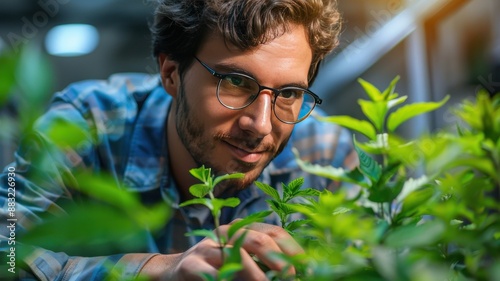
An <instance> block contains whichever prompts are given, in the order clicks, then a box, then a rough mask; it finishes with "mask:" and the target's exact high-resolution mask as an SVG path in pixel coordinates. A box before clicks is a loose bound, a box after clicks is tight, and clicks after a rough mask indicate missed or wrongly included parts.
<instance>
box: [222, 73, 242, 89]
mask: <svg viewBox="0 0 500 281" xmlns="http://www.w3.org/2000/svg"><path fill="white" fill-rule="evenodd" d="M225 80H226V81H227V82H229V83H230V84H231V85H233V86H238V87H241V86H243V77H239V76H234V75H228V76H226V79H225Z"/></svg>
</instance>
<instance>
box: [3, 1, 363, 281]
mask: <svg viewBox="0 0 500 281" xmlns="http://www.w3.org/2000/svg"><path fill="white" fill-rule="evenodd" d="M330 2H331V1H326V0H325V1H320V0H280V1H276V0H274V1H270V0H269V1H267V0H262V1H248V0H231V1H227V0H226V1H217V0H208V1H193V0H191V1H189V0H164V1H160V3H159V6H158V8H157V10H156V13H155V22H154V25H153V27H152V32H153V40H154V42H153V43H154V55H155V57H156V58H157V60H158V63H159V66H160V79H158V78H157V77H150V76H146V75H139V74H134V75H116V76H113V77H112V78H110V80H109V81H86V82H81V83H76V84H74V85H72V86H70V87H68V88H67V89H66V90H64V91H62V92H60V93H58V94H57V95H56V96H55V97H54V98H53V100H52V103H51V106H50V108H49V110H48V112H47V113H46V114H45V115H44V116H42V117H41V118H40V119H39V120H38V122H37V124H36V125H35V132H36V133H35V134H36V135H37V136H38V137H35V138H34V139H35V140H36V141H33V140H32V141H31V142H28V143H23V144H22V145H21V147H20V149H19V152H18V157H17V161H16V164H15V169H16V171H17V172H18V173H19V175H20V176H19V177H18V178H19V180H18V182H17V192H18V194H20V195H22V196H18V201H17V209H18V210H22V212H20V213H18V214H17V216H18V217H19V218H22V219H19V221H23V222H24V224H25V225H26V226H29V225H30V224H31V223H33V222H36V221H37V219H38V217H39V215H40V214H41V213H43V212H49V211H50V210H53V209H54V208H57V206H58V202H59V201H60V200H62V199H64V200H66V199H68V198H70V199H71V198H72V193H73V191H72V190H70V189H69V188H68V187H67V186H66V179H67V178H68V173H71V171H74V170H76V169H80V168H84V169H87V170H91V171H106V172H108V173H110V174H111V175H113V176H114V179H115V180H116V181H117V182H119V183H120V184H121V185H123V186H124V187H126V188H129V189H130V190H131V191H133V192H137V193H139V194H141V196H142V197H143V198H144V199H145V200H147V201H148V202H149V203H150V201H151V200H152V201H158V200H164V201H165V202H166V203H168V204H170V205H171V206H172V207H173V209H174V211H175V214H174V217H173V218H172V220H171V221H169V222H166V223H165V224H166V225H165V228H164V230H163V231H161V233H156V234H154V237H153V239H152V242H151V243H150V247H149V248H148V249H146V250H145V251H144V253H131V254H123V255H112V256H101V257H90V258H84V257H77V256H68V255H66V254H64V253H53V252H51V251H48V250H46V251H45V250H40V251H37V252H36V253H35V254H34V255H33V256H32V257H30V259H29V261H26V263H27V265H28V267H29V268H30V271H31V274H33V275H34V276H35V277H36V278H39V279H42V280H47V279H48V280H52V279H60V278H61V279H66V278H67V279H71V280H78V279H82V280H89V279H99V278H102V277H103V276H105V275H106V273H107V271H106V269H103V264H104V262H106V264H108V265H109V264H110V263H111V264H113V263H114V264H116V265H117V266H118V265H119V266H121V267H123V268H125V270H124V271H122V272H121V273H120V274H122V275H123V277H132V278H133V277H137V276H147V277H149V278H153V279H166V280H201V278H200V273H201V272H204V273H208V274H210V275H212V276H216V275H217V270H218V268H219V267H220V266H221V263H222V261H221V255H220V249H219V248H218V245H217V244H216V243H215V242H214V241H212V240H210V239H203V240H202V241H196V240H192V239H191V238H186V237H184V236H183V234H184V233H185V232H187V231H189V230H192V229H196V228H207V229H210V228H213V224H212V223H211V219H210V218H209V216H208V215H207V213H206V212H205V211H206V210H205V209H203V210H201V209H200V208H196V207H192V208H189V207H186V208H179V207H178V204H179V203H180V202H183V201H185V200H187V199H190V198H191V195H190V194H189V187H190V186H191V185H192V184H195V183H197V182H196V179H195V178H193V177H192V176H191V175H190V174H189V170H190V169H192V168H197V167H199V166H201V165H205V166H207V167H210V168H211V169H212V171H213V172H214V173H215V174H225V173H232V172H242V173H245V177H244V178H242V179H240V180H232V181H229V182H228V184H226V185H223V186H222V187H221V189H219V190H220V191H219V194H218V195H220V196H227V195H228V194H229V195H232V196H236V197H238V198H240V200H241V204H240V206H238V208H236V209H231V210H227V211H225V212H224V213H223V214H222V217H221V220H222V224H223V226H221V227H220V231H221V232H222V233H224V232H225V231H227V228H228V227H227V224H229V223H231V221H233V220H234V219H237V218H241V217H244V216H246V215H248V214H250V213H253V212H256V211H260V210H264V209H266V208H267V206H266V203H265V201H264V200H265V199H266V198H265V197H264V195H263V193H261V192H260V191H259V190H258V189H256V188H255V186H254V185H253V184H252V183H253V182H254V181H255V180H257V179H259V180H261V181H264V182H267V183H268V184H272V185H279V183H281V182H288V181H290V180H292V179H294V178H296V177H299V176H305V179H306V185H308V186H314V187H317V188H325V187H326V181H325V180H323V179H319V178H316V177H312V176H310V175H304V174H303V173H301V172H300V169H299V168H298V167H297V164H296V163H295V162H294V161H293V157H294V156H293V154H292V153H291V148H292V147H297V148H298V149H299V150H300V151H301V156H302V157H303V158H305V160H307V161H311V162H313V163H317V164H323V165H334V166H346V165H352V163H354V162H352V160H351V159H353V157H352V155H353V153H352V148H351V146H350V141H349V137H348V134H346V132H345V131H341V130H340V129H339V128H338V127H336V126H333V125H330V124H325V123H319V122H318V121H316V120H314V119H312V118H309V119H306V117H307V116H308V115H309V114H310V113H311V112H312V110H313V109H314V107H315V105H316V104H318V103H320V99H319V97H318V96H316V95H315V94H314V93H312V92H310V91H309V90H307V88H308V87H309V85H310V83H311V82H312V80H313V78H314V76H315V74H316V70H317V66H318V64H319V62H320V61H321V60H322V59H323V57H324V56H325V55H326V54H327V53H328V52H329V51H331V50H332V49H333V48H334V47H335V46H336V44H337V35H338V32H339V16H338V12H337V10H336V8H335V6H334V3H330ZM54 122H63V123H68V124H73V125H76V126H77V127H79V128H81V129H82V131H83V132H84V140H83V141H81V142H80V145H79V146H78V148H75V149H69V150H65V151H64V154H63V155H64V157H63V159H62V160H61V161H59V160H60V159H59V158H58V157H54V158H53V159H54V161H56V162H57V161H58V162H57V164H54V165H53V167H32V166H33V165H34V164H32V163H31V161H30V155H32V151H31V150H32V149H31V147H37V148H38V149H41V148H40V147H42V148H43V147H45V145H48V146H50V142H51V140H50V138H48V137H47V135H48V134H47V131H48V129H47V128H49V127H50V124H53V123H54ZM292 132H293V133H292ZM32 139H33V138H32ZM280 152H282V153H281V154H280ZM58 155H59V154H58ZM349 161H351V163H348V162H349ZM33 169H47V170H49V169H52V170H50V171H48V172H47V173H46V175H47V176H46V178H44V180H39V181H38V182H41V183H40V184H37V183H34V182H32V181H30V179H29V177H28V176H27V175H29V171H30V170H33ZM6 171H7V170H6ZM23 173H24V174H23ZM54 175H56V176H54ZM6 177H7V176H6V175H4V176H3V177H2V184H4V186H3V187H2V189H6V186H5V184H6ZM42 177H43V175H42ZM1 195H2V197H3V198H4V201H6V198H7V196H6V192H5V191H2V193H1ZM33 198H36V199H33ZM268 222H271V221H268ZM21 226H23V227H24V225H23V224H21ZM247 229H248V234H247V236H246V239H245V242H244V245H243V250H242V263H243V270H242V271H241V272H240V273H239V275H238V276H239V278H241V279H243V280H263V279H265V274H264V272H262V270H261V269H259V267H258V266H257V264H256V263H255V262H254V260H253V259H252V258H251V255H255V256H257V257H258V258H259V259H260V260H261V261H262V262H263V263H264V264H265V265H267V266H268V267H269V268H271V269H274V270H283V269H284V264H283V263H282V262H280V261H277V260H275V259H271V258H269V255H268V254H269V253H270V252H283V253H286V254H289V255H294V254H296V253H299V252H300V251H301V249H300V246H298V245H297V244H296V243H294V242H293V239H291V237H290V236H289V235H288V233H286V232H285V231H283V230H282V229H281V228H280V227H278V226H273V225H271V224H265V223H258V224H253V225H250V226H249V227H248V228H247ZM2 231H4V230H2ZM2 233H4V232H2ZM5 236H7V235H5ZM3 246H4V245H2V247H3ZM147 252H150V253H147ZM290 270H291V272H292V273H293V269H290Z"/></svg>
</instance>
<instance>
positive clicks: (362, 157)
mask: <svg viewBox="0 0 500 281" xmlns="http://www.w3.org/2000/svg"><path fill="white" fill-rule="evenodd" d="M354 149H355V150H356V152H357V153H358V158H359V169H360V170H361V172H362V173H363V174H364V175H366V176H367V177H368V178H369V179H370V180H371V181H372V183H374V182H377V181H378V180H379V178H380V176H381V173H382V171H381V167H380V165H379V164H378V163H377V161H375V160H374V159H373V158H371V157H370V156H369V155H368V154H366V153H365V152H364V151H363V150H361V148H359V146H358V144H357V141H356V138H354Z"/></svg>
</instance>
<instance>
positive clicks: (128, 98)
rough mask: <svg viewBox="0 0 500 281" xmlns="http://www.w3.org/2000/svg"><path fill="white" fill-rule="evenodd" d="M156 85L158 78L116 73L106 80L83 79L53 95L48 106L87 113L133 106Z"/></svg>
mask: <svg viewBox="0 0 500 281" xmlns="http://www.w3.org/2000/svg"><path fill="white" fill-rule="evenodd" d="M158 86H159V77H158V76H156V75H148V74H140V73H120V74H114V75H112V76H110V77H109V78H108V79H107V80H85V81H79V82H75V83H72V84H70V85H69V86H68V87H67V88H65V89H64V90H62V91H61V92H59V93H57V94H56V95H55V96H54V97H53V99H52V103H58V102H65V103H71V104H73V106H75V107H76V108H77V109H79V110H80V111H83V112H88V111H89V110H92V109H94V108H100V109H103V110H106V109H113V108H119V107H127V106H128V107H130V106H132V107H133V106H134V105H135V104H136V103H137V102H140V101H141V100H143V99H145V98H146V97H147V96H148V94H149V93H150V92H151V91H153V90H154V89H155V88H156V87H158Z"/></svg>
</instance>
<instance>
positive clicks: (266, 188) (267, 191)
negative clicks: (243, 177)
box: [255, 181, 281, 201]
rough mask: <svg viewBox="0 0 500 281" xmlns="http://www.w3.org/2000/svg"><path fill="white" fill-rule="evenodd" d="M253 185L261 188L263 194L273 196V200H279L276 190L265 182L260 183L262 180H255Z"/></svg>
mask: <svg viewBox="0 0 500 281" xmlns="http://www.w3.org/2000/svg"><path fill="white" fill-rule="evenodd" d="M255 185H256V186H257V187H258V188H259V189H260V190H262V192H264V193H265V194H267V195H269V196H270V197H271V198H273V199H274V200H276V201H281V198H280V195H279V194H278V191H277V190H276V189H275V188H274V187H272V186H270V185H268V184H265V183H262V182H259V181H256V182H255Z"/></svg>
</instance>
